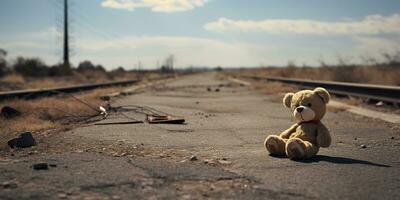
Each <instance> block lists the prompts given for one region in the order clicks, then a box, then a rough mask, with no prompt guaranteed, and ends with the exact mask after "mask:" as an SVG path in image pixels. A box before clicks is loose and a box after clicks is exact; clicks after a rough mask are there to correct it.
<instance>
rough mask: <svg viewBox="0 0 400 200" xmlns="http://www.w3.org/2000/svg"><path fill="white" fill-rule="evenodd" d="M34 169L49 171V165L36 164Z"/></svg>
mask: <svg viewBox="0 0 400 200" xmlns="http://www.w3.org/2000/svg"><path fill="white" fill-rule="evenodd" d="M32 168H33V169H34V170H48V169H49V165H48V164H47V163H36V164H33V166H32Z"/></svg>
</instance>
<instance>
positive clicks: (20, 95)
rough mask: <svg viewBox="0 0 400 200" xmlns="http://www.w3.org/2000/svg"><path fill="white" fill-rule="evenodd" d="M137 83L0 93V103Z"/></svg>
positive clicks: (135, 81) (134, 81) (113, 83)
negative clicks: (8, 100)
mask: <svg viewBox="0 0 400 200" xmlns="http://www.w3.org/2000/svg"><path fill="white" fill-rule="evenodd" d="M139 81H140V80H139V79H135V80H126V81H113V82H107V83H96V84H84V85H75V86H68V87H58V88H49V89H30V90H16V91H7V92H0V101H4V100H7V99H34V98H39V97H44V96H52V95H58V94H60V93H74V92H81V91H87V90H93V89H97V88H103V87H111V86H127V85H132V84H136V83H138V82H139Z"/></svg>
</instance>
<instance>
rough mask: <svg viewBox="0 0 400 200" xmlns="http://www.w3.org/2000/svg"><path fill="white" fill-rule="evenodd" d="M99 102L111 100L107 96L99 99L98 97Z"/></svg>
mask: <svg viewBox="0 0 400 200" xmlns="http://www.w3.org/2000/svg"><path fill="white" fill-rule="evenodd" d="M100 100H102V101H110V100H111V97H110V96H108V95H105V96H101V97H100Z"/></svg>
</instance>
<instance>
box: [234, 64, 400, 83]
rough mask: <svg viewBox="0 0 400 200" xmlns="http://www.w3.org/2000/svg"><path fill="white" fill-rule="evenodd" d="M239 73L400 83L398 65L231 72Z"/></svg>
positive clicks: (285, 68)
mask: <svg viewBox="0 0 400 200" xmlns="http://www.w3.org/2000/svg"><path fill="white" fill-rule="evenodd" d="M231 73H233V74H239V73H240V74H241V75H257V76H270V77H288V78H301V79H311V80H327V81H343V82H355V83H369V84H381V85H400V78H399V77H400V66H335V67H294V66H288V67H281V68H279V67H274V68H273V67H271V68H260V69H250V70H241V71H237V72H231Z"/></svg>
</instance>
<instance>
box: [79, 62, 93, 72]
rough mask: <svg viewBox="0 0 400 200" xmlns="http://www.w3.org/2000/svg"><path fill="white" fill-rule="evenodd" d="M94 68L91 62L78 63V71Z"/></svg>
mask: <svg viewBox="0 0 400 200" xmlns="http://www.w3.org/2000/svg"><path fill="white" fill-rule="evenodd" d="M94 69H95V66H94V65H93V63H92V62H90V61H88V60H85V61H82V62H80V63H79V65H78V71H86V70H94Z"/></svg>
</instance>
